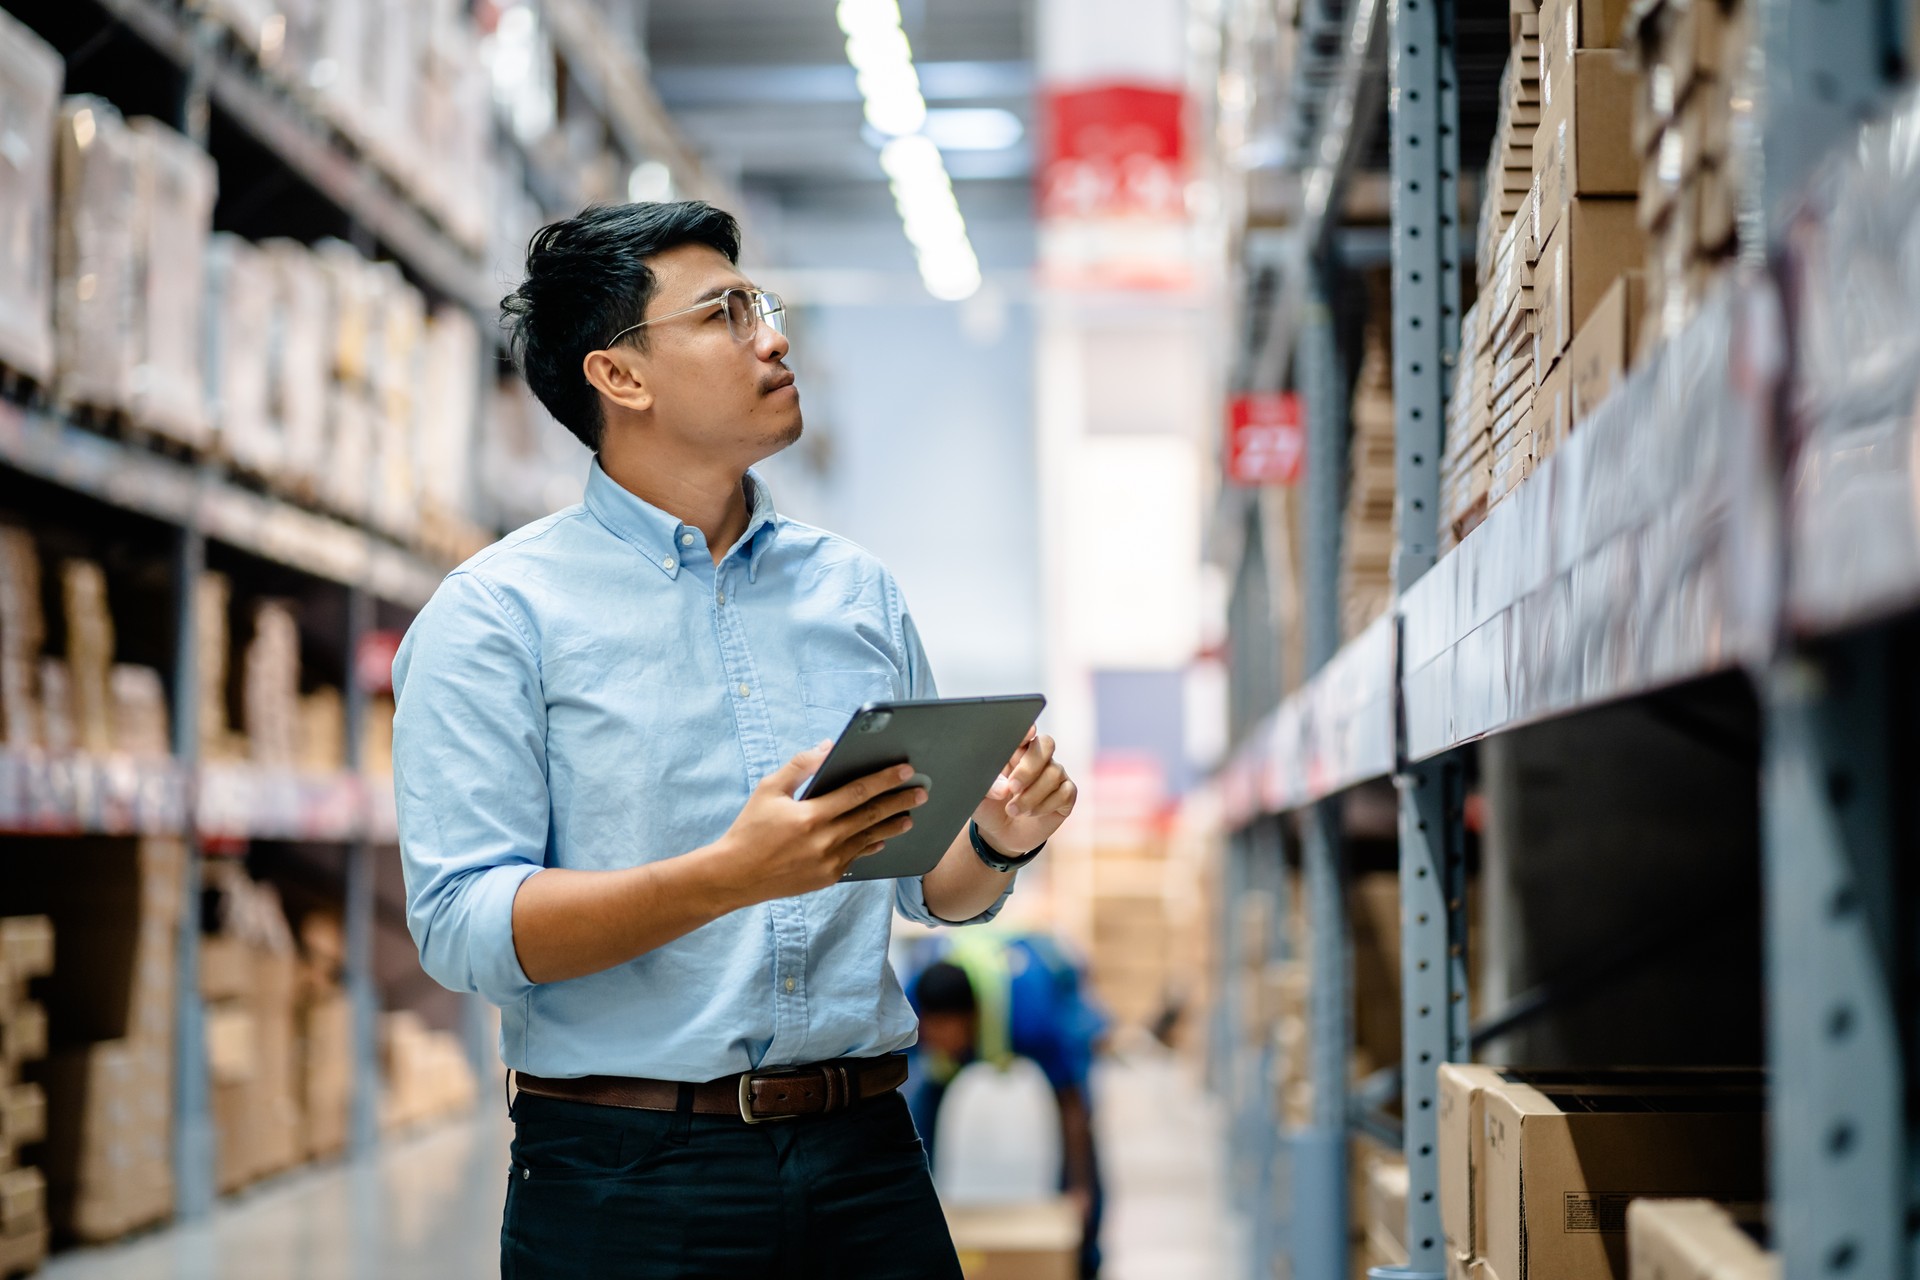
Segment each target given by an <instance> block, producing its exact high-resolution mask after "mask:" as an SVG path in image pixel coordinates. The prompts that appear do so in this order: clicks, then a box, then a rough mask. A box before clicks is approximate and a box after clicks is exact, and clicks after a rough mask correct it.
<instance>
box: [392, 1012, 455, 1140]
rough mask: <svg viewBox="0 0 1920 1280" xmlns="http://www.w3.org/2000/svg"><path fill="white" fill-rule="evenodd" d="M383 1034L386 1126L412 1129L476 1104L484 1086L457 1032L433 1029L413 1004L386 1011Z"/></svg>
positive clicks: (394, 1128)
mask: <svg viewBox="0 0 1920 1280" xmlns="http://www.w3.org/2000/svg"><path fill="white" fill-rule="evenodd" d="M380 1033H381V1034H380V1039H381V1044H382V1048H383V1049H384V1051H385V1057H386V1092H385V1094H384V1096H383V1097H382V1098H381V1100H380V1127H381V1128H382V1129H383V1130H386V1131H389V1132H391V1131H394V1130H401V1129H410V1128H413V1127H415V1126H417V1125H420V1124H422V1123H425V1122H426V1121H429V1120H436V1119H439V1118H441V1117H443V1116H449V1115H454V1114H456V1113H458V1112H461V1111H467V1110H471V1109H472V1107H473V1105H474V1103H475V1102H476V1101H477V1099H478V1097H479V1085H478V1082H477V1081H476V1080H475V1079H474V1074H473V1065H472V1063H471V1062H469V1061H468V1059H467V1053H466V1049H465V1047H464V1046H463V1045H462V1044H461V1043H460V1039H459V1037H458V1036H455V1035H454V1034H453V1033H452V1032H448V1031H439V1030H435V1029H432V1028H429V1027H428V1026H427V1025H426V1023H425V1022H423V1021H422V1020H421V1018H420V1015H419V1014H417V1013H414V1012H413V1011H412V1010H409V1009H398V1010H393V1011H390V1012H388V1013H385V1014H383V1015H381V1019H380Z"/></svg>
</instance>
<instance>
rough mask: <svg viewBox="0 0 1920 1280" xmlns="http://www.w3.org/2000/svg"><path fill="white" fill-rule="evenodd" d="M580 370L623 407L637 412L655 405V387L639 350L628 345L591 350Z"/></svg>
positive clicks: (601, 391)
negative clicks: (612, 348) (628, 348)
mask: <svg viewBox="0 0 1920 1280" xmlns="http://www.w3.org/2000/svg"><path fill="white" fill-rule="evenodd" d="M580 371H581V372H582V373H584V374H585V375H586V378H587V382H588V383H589V384H591V385H592V387H593V389H594V390H595V391H598V392H599V393H600V394H601V395H603V396H605V397H606V398H607V399H609V400H611V401H613V402H614V403H615V404H617V405H619V406H621V407H622V408H624V409H631V410H632V411H633V412H635V413H644V412H646V411H647V410H648V409H651V408H653V387H652V385H651V384H650V383H649V382H648V381H647V378H646V374H645V372H644V371H643V369H642V367H641V361H640V357H639V355H638V353H636V352H633V351H628V350H624V349H623V350H618V351H606V350H601V351H589V352H587V357H586V359H585V360H583V361H581V363H580Z"/></svg>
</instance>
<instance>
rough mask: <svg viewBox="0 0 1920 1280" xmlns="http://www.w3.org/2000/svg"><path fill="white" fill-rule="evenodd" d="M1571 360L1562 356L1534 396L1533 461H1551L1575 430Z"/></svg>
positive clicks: (1532, 421) (1532, 418)
mask: <svg viewBox="0 0 1920 1280" xmlns="http://www.w3.org/2000/svg"><path fill="white" fill-rule="evenodd" d="M1572 368H1573V366H1572V358H1571V357H1570V356H1563V357H1561V359H1560V360H1559V362H1558V363H1556V364H1555V365H1554V366H1553V369H1552V370H1551V371H1550V372H1549V373H1548V374H1547V378H1546V381H1545V382H1542V383H1541V384H1540V388H1539V390H1538V391H1536V392H1534V395H1533V413H1532V415H1531V417H1530V422H1531V424H1532V425H1531V430H1532V433H1533V452H1534V459H1535V460H1536V461H1539V460H1540V459H1544V458H1548V457H1551V456H1552V455H1553V451H1554V450H1556V449H1558V448H1559V447H1560V443H1561V441H1563V440H1565V439H1566V438H1567V435H1568V434H1569V433H1570V432H1571V431H1572V430H1573V394H1572V382H1573V379H1572Z"/></svg>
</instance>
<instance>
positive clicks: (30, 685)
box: [0, 525, 47, 751]
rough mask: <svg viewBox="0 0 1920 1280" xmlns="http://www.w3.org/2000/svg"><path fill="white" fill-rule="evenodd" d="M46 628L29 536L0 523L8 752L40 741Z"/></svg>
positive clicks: (2, 740)
mask: <svg viewBox="0 0 1920 1280" xmlns="http://www.w3.org/2000/svg"><path fill="white" fill-rule="evenodd" d="M46 633H47V620H46V614H45V612H44V611H43V610H42V608H41V604H40V554H39V551H38V550H37V549H36V548H35V546H34V543H33V535H32V534H30V533H28V532H27V531H26V530H25V529H22V528H20V527H19V526H17V525H0V745H4V746H5V747H6V748H7V749H8V750H10V751H24V750H27V749H29V748H32V747H37V746H39V745H41V737H42V727H41V717H40V650H41V647H42V646H43V645H45V644H46V639H47V634H46Z"/></svg>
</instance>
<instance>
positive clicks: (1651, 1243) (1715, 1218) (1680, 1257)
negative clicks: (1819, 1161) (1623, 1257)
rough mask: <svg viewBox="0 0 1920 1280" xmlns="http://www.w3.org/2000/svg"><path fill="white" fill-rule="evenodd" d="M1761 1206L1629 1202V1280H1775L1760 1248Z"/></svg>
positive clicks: (1773, 1265)
mask: <svg viewBox="0 0 1920 1280" xmlns="http://www.w3.org/2000/svg"><path fill="white" fill-rule="evenodd" d="M1764 1238H1765V1206H1763V1205H1737V1206H1728V1205H1720V1204H1715V1203H1714V1202H1713V1201H1711V1200H1635V1201H1634V1202H1633V1203H1632V1204H1630V1205H1628V1206H1627V1256H1628V1259H1629V1264H1630V1266H1631V1271H1630V1276H1631V1280H1780V1258H1779V1256H1778V1255H1776V1254H1771V1253H1768V1252H1767V1250H1766V1249H1765V1248H1764V1247H1763V1246H1762V1244H1761V1240H1762V1239H1764Z"/></svg>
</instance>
